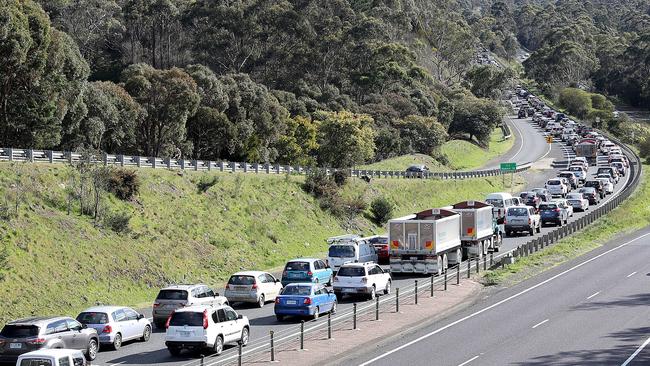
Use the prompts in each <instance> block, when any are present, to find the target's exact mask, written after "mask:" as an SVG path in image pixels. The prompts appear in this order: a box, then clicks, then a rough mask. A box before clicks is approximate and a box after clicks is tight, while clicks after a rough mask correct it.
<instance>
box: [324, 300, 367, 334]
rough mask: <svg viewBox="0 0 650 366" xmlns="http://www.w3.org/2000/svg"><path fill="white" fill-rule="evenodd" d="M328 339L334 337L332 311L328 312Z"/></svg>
mask: <svg viewBox="0 0 650 366" xmlns="http://www.w3.org/2000/svg"><path fill="white" fill-rule="evenodd" d="M377 299H379V298H377ZM327 339H332V312H331V311H330V312H329V313H327Z"/></svg>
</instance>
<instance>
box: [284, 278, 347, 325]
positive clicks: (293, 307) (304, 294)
mask: <svg viewBox="0 0 650 366" xmlns="http://www.w3.org/2000/svg"><path fill="white" fill-rule="evenodd" d="M326 312H330V313H332V314H334V313H336V295H334V292H332V291H330V290H328V289H326V288H325V286H323V285H320V284H316V283H291V284H288V285H287V286H285V288H284V289H282V293H281V294H280V295H278V297H276V298H275V317H276V318H277V319H278V321H282V320H283V319H284V317H285V316H300V317H312V318H314V319H318V316H319V315H320V314H322V313H326Z"/></svg>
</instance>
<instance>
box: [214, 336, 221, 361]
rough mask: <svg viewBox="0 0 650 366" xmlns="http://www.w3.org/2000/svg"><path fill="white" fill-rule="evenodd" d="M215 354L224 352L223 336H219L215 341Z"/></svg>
mask: <svg viewBox="0 0 650 366" xmlns="http://www.w3.org/2000/svg"><path fill="white" fill-rule="evenodd" d="M212 350H213V351H214V354H215V355H217V356H219V355H220V354H221V352H223V337H222V336H217V339H215V341H214V346H213V347H212Z"/></svg>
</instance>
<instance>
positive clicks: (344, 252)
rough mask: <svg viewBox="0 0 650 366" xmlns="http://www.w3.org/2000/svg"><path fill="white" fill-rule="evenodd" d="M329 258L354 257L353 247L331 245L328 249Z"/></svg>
mask: <svg viewBox="0 0 650 366" xmlns="http://www.w3.org/2000/svg"><path fill="white" fill-rule="evenodd" d="M329 256H330V257H346V258H351V257H354V247H353V246H352V245H332V246H330V249H329Z"/></svg>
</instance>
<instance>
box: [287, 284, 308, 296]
mask: <svg viewBox="0 0 650 366" xmlns="http://www.w3.org/2000/svg"><path fill="white" fill-rule="evenodd" d="M282 295H299V296H309V295H311V287H310V286H300V285H289V286H287V287H285V288H284V290H282Z"/></svg>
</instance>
